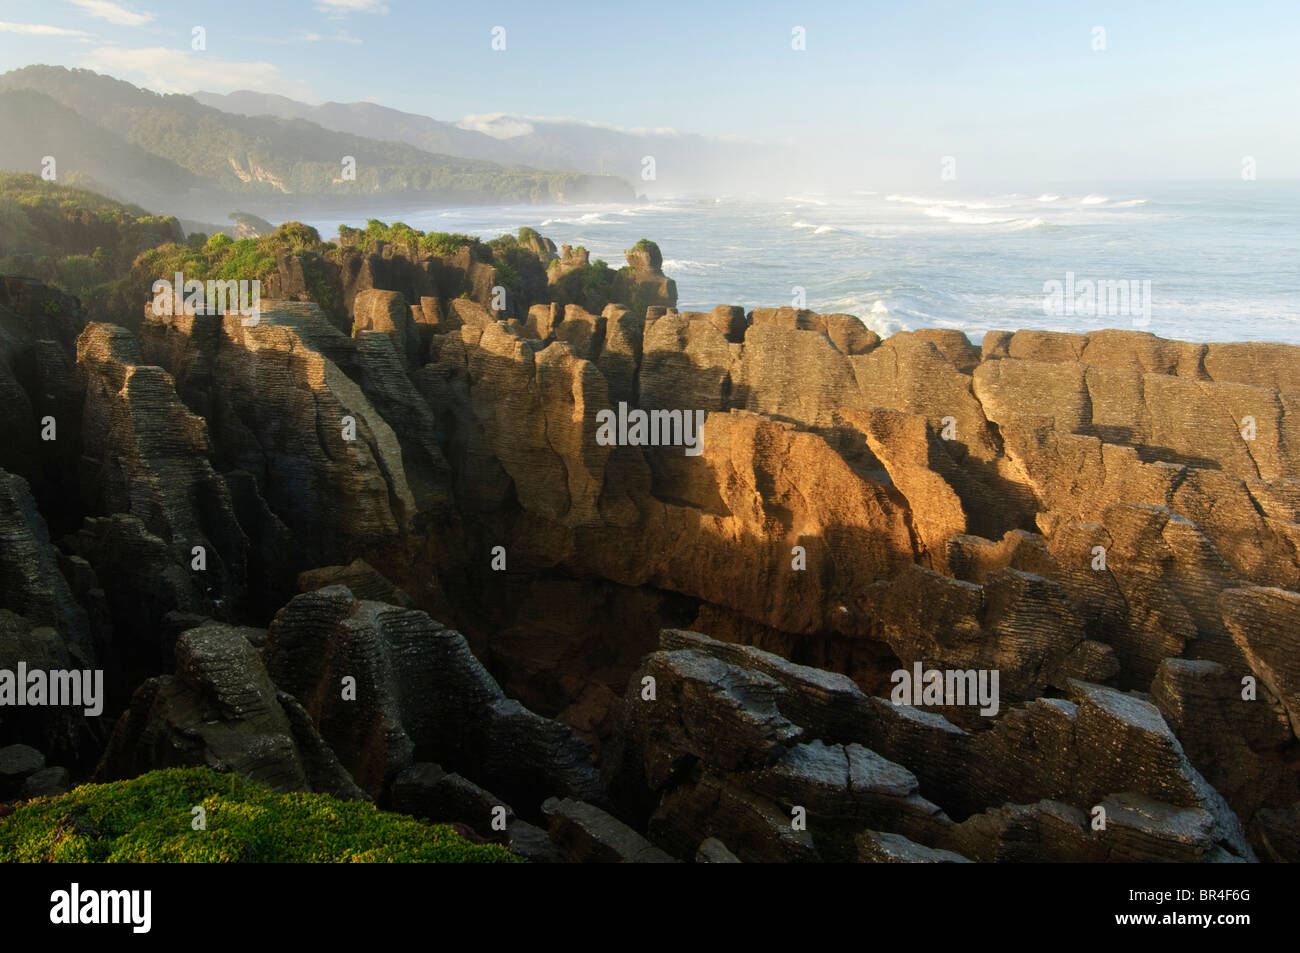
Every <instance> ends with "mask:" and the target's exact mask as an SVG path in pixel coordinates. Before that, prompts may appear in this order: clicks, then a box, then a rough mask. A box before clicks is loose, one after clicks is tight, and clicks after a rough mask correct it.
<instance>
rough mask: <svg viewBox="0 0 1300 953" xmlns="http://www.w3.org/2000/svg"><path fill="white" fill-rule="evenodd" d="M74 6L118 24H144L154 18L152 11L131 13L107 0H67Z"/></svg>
mask: <svg viewBox="0 0 1300 953" xmlns="http://www.w3.org/2000/svg"><path fill="white" fill-rule="evenodd" d="M68 2H69V3H71V4H72V5H73V6H74V7H77V8H78V9H79V10H81V12H82V13H84V14H86V15H87V16H92V17H96V18H97V19H100V20H107V21H108V22H109V23H115V24H117V25H118V26H144V25H145V24H146V23H148V22H149V21H151V20H152V19H153V18H154V15H153V14H152V13H133V12H132V11H130V10H128V9H126V7H123V6H120V5H119V4H116V3H111V2H109V0H68Z"/></svg>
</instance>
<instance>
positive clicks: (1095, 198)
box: [1079, 195, 1110, 205]
mask: <svg viewBox="0 0 1300 953" xmlns="http://www.w3.org/2000/svg"><path fill="white" fill-rule="evenodd" d="M1109 201H1110V198H1109V196H1105V195H1085V196H1084V197H1083V198H1081V199H1079V204H1080V205H1102V204H1104V203H1106V202H1109Z"/></svg>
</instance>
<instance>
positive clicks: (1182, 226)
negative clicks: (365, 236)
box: [309, 181, 1300, 344]
mask: <svg viewBox="0 0 1300 953" xmlns="http://www.w3.org/2000/svg"><path fill="white" fill-rule="evenodd" d="M386 220H388V221H390V222H391V221H404V222H406V224H408V225H410V226H412V227H414V228H418V229H421V230H426V231H430V230H432V231H446V232H464V233H468V234H474V235H479V236H481V237H483V238H492V237H495V236H497V235H500V234H502V233H506V232H510V233H513V232H515V231H516V230H517V229H518V228H519V227H520V226H523V225H528V226H531V227H533V228H536V229H537V230H538V231H539V232H541V233H542V234H543V235H545V236H547V237H549V238H551V239H553V240H554V241H555V242H556V243H557V244H569V245H584V246H586V247H587V248H588V249H589V250H590V252H591V257H592V259H593V260H595V259H604V260H605V261H606V262H608V263H609V264H610V265H611V266H612V267H615V268H617V267H620V266H621V265H623V264H624V258H623V252H622V250H623V249H625V248H630V247H631V246H632V244H633V243H634V242H636V240H637V239H639V238H649V239H652V240H653V241H655V242H657V243H658V244H659V247H660V249H661V250H662V252H663V256H664V266H663V267H664V272H665V273H666V274H667V275H668V276H669V277H671V278H673V279H675V280H676V282H677V289H678V296H679V301H678V308H679V309H681V310H696V311H707V310H709V309H711V308H712V307H713V306H714V305H718V304H733V305H742V306H744V307H745V308H746V309H749V308H753V307H780V306H782V305H796V306H803V307H807V308H810V309H812V310H814V311H820V312H827V313H829V312H843V313H848V314H853V315H856V316H857V317H859V318H860V319H861V320H862V321H863V323H864V324H866V325H867V326H868V327H870V328H871V329H872V330H874V331H876V332H877V333H879V334H881V335H882V336H886V335H889V334H892V333H894V332H896V331H902V330H914V329H917V328H927V327H931V328H932V327H939V328H957V329H959V330H962V331H964V332H966V333H967V335H969V336H970V338H971V339H972V340H974V341H979V340H980V339H981V338H982V336H983V334H984V333H985V332H986V331H989V330H994V329H1003V330H1019V329H1024V328H1041V329H1046V330H1057V331H1071V332H1087V331H1092V330H1097V329H1100V328H1108V327H1110V328H1130V329H1136V330H1142V331H1148V332H1151V333H1153V334H1157V335H1159V336H1160V337H1166V338H1178V339H1183V340H1189V341H1250V340H1255V341H1276V342H1284V343H1290V344H1300V183H1290V182H1286V183H1279V182H1259V181H1251V182H1245V181H1243V182H1239V183H1237V182H1228V183H1224V182H1216V183H1205V184H1200V183H1179V184H1172V185H1171V184H1164V185H1153V184H1143V185H1128V186H1127V187H1126V188H1124V189H1109V188H1107V189H1102V188H1098V189H1095V190H1093V191H1086V190H1083V189H1074V190H1069V189H1058V190H1049V191H1039V190H1034V191H1032V192H1026V193H1023V194H1020V193H987V194H974V193H972V194H965V193H962V192H961V191H959V190H957V189H953V188H949V187H947V186H945V187H944V188H942V189H938V188H936V189H933V190H929V191H917V192H889V191H884V190H881V191H871V190H866V189H863V190H859V191H855V192H851V193H848V194H824V193H804V194H793V195H789V196H785V197H782V198H778V199H770V198H767V199H760V198H744V197H702V198H701V197H694V198H680V199H655V200H653V201H649V202H645V203H642V204H627V205H586V206H582V205H578V206H574V205H566V206H537V205H517V206H476V207H469V208H442V209H411V210H410V211H409V212H400V213H395V214H390V215H389V216H388V218H387V219H386ZM343 221H346V223H347V224H351V225H360V224H363V223H362V222H358V221H356V220H355V219H340V218H322V219H319V220H314V221H310V222H309V224H312V225H314V226H316V227H317V228H318V229H319V230H320V232H321V237H322V238H325V239H327V240H328V239H331V238H333V237H334V236H335V235H336V234H337V228H338V225H339V224H340V222H343ZM801 292H802V297H801V298H800V293H801Z"/></svg>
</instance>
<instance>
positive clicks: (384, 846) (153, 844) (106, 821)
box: [0, 768, 518, 863]
mask: <svg viewBox="0 0 1300 953" xmlns="http://www.w3.org/2000/svg"><path fill="white" fill-rule="evenodd" d="M198 805H202V806H203V807H204V809H205V810H206V812H207V829H206V830H202V831H196V830H193V829H192V827H191V822H192V820H193V814H192V809H193V808H194V807H196V806H198ZM517 860H518V858H517V857H515V856H514V855H513V854H511V853H510V852H509V851H507V850H506V849H505V848H503V847H500V846H497V845H494V844H483V845H477V844H471V843H470V842H469V841H467V840H465V839H464V838H463V837H461V836H460V835H458V834H457V833H456V832H455V831H453V830H452V829H451V828H450V827H447V826H445V825H437V824H434V825H431V824H426V823H424V822H422V821H418V820H416V819H414V818H410V817H406V816H404V815H400V814H389V813H385V812H381V811H379V810H377V809H376V808H375V807H374V805H373V804H369V803H365V802H359V801H339V800H336V799H335V798H332V797H330V796H328V795H325V794H300V793H290V794H277V793H275V792H274V791H271V790H270V789H268V788H264V787H261V786H260V785H256V784H252V783H250V782H248V781H245V780H243V779H242V778H240V777H239V776H238V775H233V774H229V775H221V774H217V773H216V772H214V771H212V770H210V769H208V768H169V769H166V770H163V771H151V772H149V773H148V774H143V775H141V776H140V777H138V778H133V779H131V780H129V781H115V782H112V783H110V784H87V785H83V786H82V787H79V788H77V789H76V790H74V791H72V792H70V793H68V794H65V795H62V796H61V797H56V798H52V799H47V798H38V799H36V800H34V801H30V802H28V803H27V804H25V805H23V806H22V807H20V808H19V809H18V810H17V811H15V812H14V813H13V814H11V815H10V816H9V817H7V818H4V819H2V820H0V863H4V862H13V861H25V862H32V863H39V862H50V861H53V862H70V863H84V862H108V863H159V862H162V863H204V862H209V863H210V862H232V861H255V862H267V863H270V862H280V863H283V862H291V863H292V862H298V863H301V862H307V863H320V862H349V863H393V862H435V863H491V862H498V863H501V862H504V863H510V862H513V861H517Z"/></svg>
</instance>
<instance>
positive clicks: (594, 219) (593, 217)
mask: <svg viewBox="0 0 1300 953" xmlns="http://www.w3.org/2000/svg"><path fill="white" fill-rule="evenodd" d="M603 215H604V213H603V212H588V213H587V214H586V215H579V216H578V217H577V218H548V219H547V220H546V221H544V222H542V227H543V228H545V227H546V226H548V225H617V224H618V223H617V222H611V221H609V220H608V219H606V218H604V217H603Z"/></svg>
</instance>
